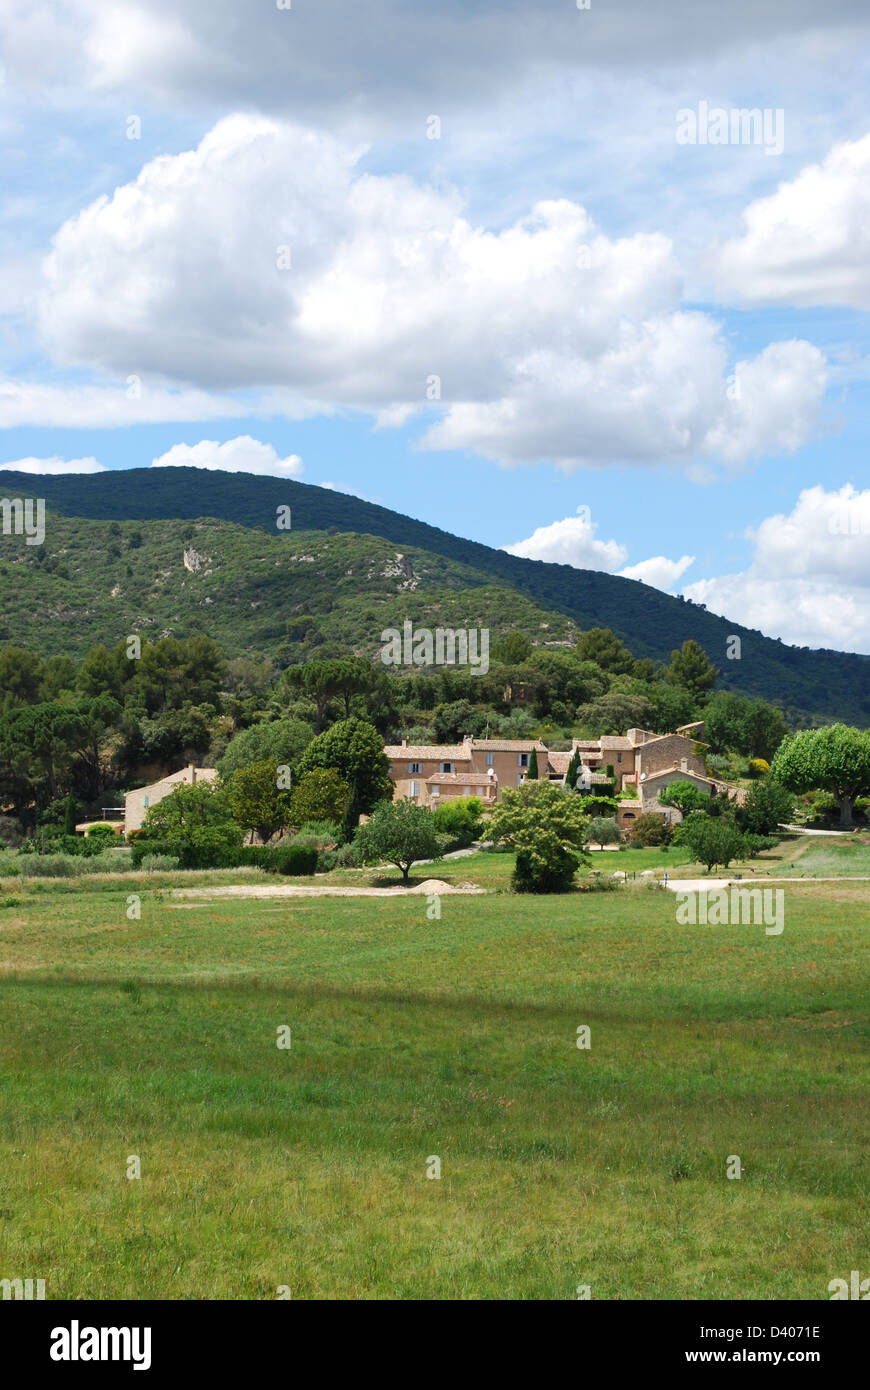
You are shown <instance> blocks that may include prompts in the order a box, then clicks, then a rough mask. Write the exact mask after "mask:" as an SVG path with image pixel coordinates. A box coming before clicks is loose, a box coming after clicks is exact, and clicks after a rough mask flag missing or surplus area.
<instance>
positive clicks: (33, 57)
mask: <svg viewBox="0 0 870 1390" xmlns="http://www.w3.org/2000/svg"><path fill="white" fill-rule="evenodd" d="M721 15H722V6H721V3H720V0H693V3H692V4H691V5H679V6H677V5H664V6H662V5H659V6H651V5H650V4H649V3H648V0H620V4H619V5H596V4H593V5H592V6H591V8H590V9H588V10H585V11H581V10H578V8H577V7H576V6H575V5H568V4H566V3H565V2H564V0H537V3H536V4H535V5H534V6H533V7H530V6H522V5H519V6H506V5H505V4H504V3H503V0H477V3H476V4H475V5H474V6H473V7H469V6H468V4H467V3H465V0H441V3H440V4H438V5H423V4H416V5H409V4H407V3H406V0H379V3H378V5H377V7H376V11H375V18H374V20H373V17H372V14H371V12H369V11H368V10H367V8H366V7H365V6H360V5H349V4H348V3H347V0H318V3H317V4H316V5H304V4H298V3H297V4H293V7H292V9H290V8H289V7H288V8H287V9H279V8H278V6H277V4H276V3H275V0H271V4H270V5H268V6H261V7H255V8H253V9H252V8H251V7H247V6H244V5H240V4H239V3H238V0H209V4H208V5H203V3H202V0H147V4H146V3H144V0H139V3H138V4H134V3H130V0H64V3H63V4H61V3H59V0H29V3H28V4H27V5H22V4H20V3H18V0H0V19H2V25H3V39H4V48H5V53H6V61H7V63H8V66H9V69H10V73H11V74H12V75H13V76H14V78H15V80H16V81H18V82H21V83H34V84H36V83H38V84H40V85H42V84H45V85H47V84H49V83H54V84H63V83H64V82H69V81H70V76H71V75H74V78H75V81H76V83H77V84H78V85H81V86H84V87H86V88H91V89H92V90H94V91H98V92H102V91H109V92H111V91H116V90H120V91H122V92H124V93H125V94H130V93H132V92H142V93H144V94H146V95H147V96H148V97H149V98H150V100H151V101H152V102H155V101H156V102H159V103H161V104H164V103H167V102H169V103H173V102H174V103H177V104H183V105H184V106H185V107H186V108H189V107H190V106H191V105H199V106H208V107H209V108H211V109H214V108H215V106H217V107H223V108H224V109H226V107H227V105H229V104H230V103H232V104H234V105H245V106H248V107H254V108H256V109H260V110H267V111H273V112H276V111H277V112H283V113H287V112H293V113H295V114H296V115H297V116H299V115H303V116H305V118H310V117H315V118H318V119H321V118H323V117H324V116H326V115H329V116H332V117H335V116H337V115H338V116H340V115H341V114H342V113H351V112H352V113H353V115H354V116H355V117H356V118H359V117H363V118H365V119H368V120H372V119H374V118H379V119H381V120H384V119H387V118H390V117H392V118H393V120H396V119H402V120H404V121H405V122H406V123H407V121H408V120H413V119H414V118H415V117H416V118H417V119H418V120H419V119H420V111H421V104H420V93H421V92H425V93H426V96H427V100H429V101H433V100H434V101H437V102H442V103H446V105H447V109H449V110H450V111H451V112H456V111H467V110H468V109H469V108H474V107H475V106H479V105H481V104H484V103H490V102H492V100H494V99H496V98H497V97H498V96H499V95H501V94H504V93H510V94H515V93H516V91H517V87H518V85H519V84H520V83H521V82H523V81H524V80H525V79H527V78H529V77H537V78H538V80H539V81H541V82H542V83H543V84H545V85H547V86H551V85H552V84H553V82H554V81H558V80H560V79H562V80H564V75H565V74H569V73H571V72H573V71H575V70H577V69H580V70H581V71H584V70H585V71H587V72H588V71H589V69H597V68H602V67H612V68H615V69H618V70H623V69H624V68H625V67H626V66H630V65H636V64H641V65H643V66H644V68H648V66H649V65H650V64H651V63H654V62H655V61H656V60H657V59H658V60H660V61H663V62H666V63H668V64H669V65H675V64H678V63H680V62H683V63H691V62H692V60H693V59H694V58H696V57H697V56H698V55H702V56H703V58H704V59H705V60H707V59H708V58H709V52H710V35H711V33H714V32H715V34H716V41H717V45H718V47H719V49H720V50H724V51H726V52H727V51H728V50H729V49H730V50H733V49H738V50H740V49H745V48H751V47H752V46H753V45H757V44H759V43H760V42H761V41H766V42H767V43H768V44H770V43H771V42H772V41H776V42H777V52H778V53H779V52H781V51H782V43H783V41H784V40H786V39H788V38H789V37H790V36H794V38H795V42H796V43H800V41H801V36H803V35H806V34H810V33H811V34H812V36H813V38H814V39H816V48H817V47H818V38H817V35H818V31H819V30H820V29H821V28H823V27H824V28H825V29H826V31H827V32H826V35H825V37H826V38H827V40H828V44H829V45H830V44H835V45H836V47H837V48H839V49H840V50H841V51H842V50H845V49H846V48H847V47H848V46H850V45H851V46H852V47H853V48H854V46H855V44H856V37H855V36H856V31H859V30H860V27H861V26H862V21H863V22H866V19H865V15H864V14H862V11H861V7H860V5H858V6H856V4H855V3H854V0H827V3H826V5H825V8H824V11H823V12H820V10H819V7H818V3H817V0H790V3H789V4H788V5H783V4H782V3H781V0H731V4H730V5H729V8H728V15H729V23H728V24H726V25H723V24H722V23H721ZM385 35H389V42H385V41H384V36H385ZM829 35H830V37H828V36H829ZM822 51H823V52H825V54H826V56H827V49H823V50H822ZM324 54H328V55H329V61H328V62H324ZM428 109H431V110H438V106H437V105H435V106H430V107H429V108H428Z"/></svg>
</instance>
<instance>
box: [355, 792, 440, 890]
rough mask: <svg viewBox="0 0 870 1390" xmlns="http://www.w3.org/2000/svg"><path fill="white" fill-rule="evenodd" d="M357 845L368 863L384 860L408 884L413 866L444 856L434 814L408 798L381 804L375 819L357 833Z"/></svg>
mask: <svg viewBox="0 0 870 1390" xmlns="http://www.w3.org/2000/svg"><path fill="white" fill-rule="evenodd" d="M354 845H355V846H356V847H357V849H358V850H359V852H360V855H361V857H362V858H363V860H364V861H365V862H366V863H367V864H376V863H378V862H379V861H381V860H386V862H387V863H388V864H395V865H396V867H397V868H398V869H401V871H402V878H403V880H404V881H405V883H407V882H408V874H409V872H410V869H411V865H412V864H416V863H417V862H418V860H420V859H437V858H438V857H439V855H440V853H441V841H440V840H439V839H438V835H437V833H436V830H435V824H434V822H433V819H432V813H431V811H427V810H426V809H425V807H423V806H417V805H415V803H414V802H413V801H409V800H408V799H407V798H405V797H402V798H400V799H399V800H398V801H382V802H380V804H379V805H378V806H376V807H375V809H374V811H373V812H372V815H371V818H370V819H369V820H368V821H367V822H366V824H365V825H361V826H360V827H359V829H358V830H357V832H356V835H355V836H354Z"/></svg>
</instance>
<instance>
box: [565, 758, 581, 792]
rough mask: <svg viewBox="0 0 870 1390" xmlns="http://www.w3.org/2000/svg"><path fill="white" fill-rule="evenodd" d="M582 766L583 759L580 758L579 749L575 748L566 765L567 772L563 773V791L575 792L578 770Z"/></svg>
mask: <svg viewBox="0 0 870 1390" xmlns="http://www.w3.org/2000/svg"><path fill="white" fill-rule="evenodd" d="M582 766H583V759H582V758H581V757H580V749H579V748H575V749H574V752H573V753H572V754H571V761H570V762H569V764H568V771H567V772H566V773H565V790H566V791H571V792H576V791H577V790H578V787H577V778H578V777H579V776H580V768H581V767H582Z"/></svg>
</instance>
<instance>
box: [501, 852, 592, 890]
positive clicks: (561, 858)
mask: <svg viewBox="0 0 870 1390" xmlns="http://www.w3.org/2000/svg"><path fill="white" fill-rule="evenodd" d="M579 863H580V859H579V856H578V855H576V854H572V853H571V851H570V850H567V849H565V848H564V846H561V845H560V846H559V847H558V849H554V850H553V851H552V852H551V853H550V855H549V857H548V860H547V862H546V863H541V862H540V861H538V860H537V859H536V856H535V855H534V853H533V852H532V851H531V850H522V849H521V850H518V851H517V861H516V865H515V866H514V871H513V874H512V875H511V887H512V888H513V890H514V892H515V893H568V892H570V890H571V888H572V887H573V885H574V875H575V874H576V872H577V868H578V865H579Z"/></svg>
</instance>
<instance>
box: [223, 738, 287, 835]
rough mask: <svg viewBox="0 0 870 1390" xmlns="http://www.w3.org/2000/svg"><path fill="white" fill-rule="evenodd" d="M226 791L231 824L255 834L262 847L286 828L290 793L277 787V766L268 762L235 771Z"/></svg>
mask: <svg viewBox="0 0 870 1390" xmlns="http://www.w3.org/2000/svg"><path fill="white" fill-rule="evenodd" d="M226 790H227V805H228V806H229V809H230V813H231V815H232V817H233V820H234V821H235V822H236V823H237V824H238V825H240V826H242V828H243V829H244V830H250V831H252V832H253V831H256V832H257V834H258V835H259V837H260V839H261V840H262V841H263V843H264V844H268V842H269V841H270V840H271V838H272V836H273V835H274V834H276V832H277V831H279V830H283V829H284V827H285V826H287V825H289V824H290V817H291V809H290V806H291V798H290V792H289V791H285V790H284V789H283V788H282V787H280V786H279V779H278V764H277V763H275V762H273V761H272V760H271V759H268V758H265V759H264V760H263V761H262V762H259V763H251V764H250V765H249V766H248V767H240V768H238V769H237V771H235V772H234V773H233V775H232V777H231V778H230V780H229V782H228V783H227V789H226Z"/></svg>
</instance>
